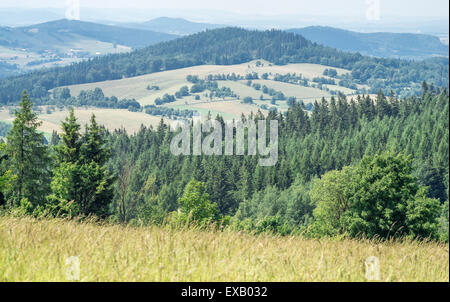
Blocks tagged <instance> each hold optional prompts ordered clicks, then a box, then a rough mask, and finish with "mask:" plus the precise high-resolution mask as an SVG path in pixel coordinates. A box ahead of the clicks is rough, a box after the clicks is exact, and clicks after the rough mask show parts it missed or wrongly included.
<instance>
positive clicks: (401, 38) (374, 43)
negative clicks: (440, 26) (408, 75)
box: [287, 26, 449, 59]
mask: <svg viewBox="0 0 450 302" xmlns="http://www.w3.org/2000/svg"><path fill="white" fill-rule="evenodd" d="M287 31H288V32H292V33H296V34H300V35H302V36H303V37H305V38H306V39H308V40H311V41H313V42H316V43H319V44H323V45H325V46H329V47H333V48H336V49H339V50H343V51H350V52H359V53H361V54H363V55H368V56H375V57H385V58H403V59H423V58H429V57H435V56H443V57H448V56H449V47H448V46H447V45H444V44H442V42H441V41H440V39H439V38H438V37H435V36H432V35H424V34H412V33H410V34H408V33H387V32H378V33H360V32H354V31H349V30H343V29H338V28H333V27H326V26H310V27H305V28H296V29H288V30H287Z"/></svg>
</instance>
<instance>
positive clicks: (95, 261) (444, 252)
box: [0, 216, 449, 282]
mask: <svg viewBox="0 0 450 302" xmlns="http://www.w3.org/2000/svg"><path fill="white" fill-rule="evenodd" d="M69 256H77V257H79V261H80V281H366V279H365V268H364V262H365V259H366V258H367V257H369V256H376V257H378V258H379V259H380V268H381V280H382V281H446V282H448V281H449V254H448V245H444V244H438V243H431V242H428V243H418V242H409V241H406V242H385V243H375V242H369V241H354V240H325V239H323V240H311V239H303V238H301V237H276V236H269V235H261V236H253V235H249V234H243V233H236V232H215V231H198V230H173V229H168V228H158V227H141V228H133V227H125V226H121V225H105V224H104V225H99V224H96V223H80V222H75V221H65V220H60V219H52V220H46V219H44V220H36V219H33V218H28V217H24V218H14V217H10V216H0V281H65V280H66V270H67V269H68V267H67V265H66V259H67V257H69Z"/></svg>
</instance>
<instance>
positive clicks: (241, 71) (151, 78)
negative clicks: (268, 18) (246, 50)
mask: <svg viewBox="0 0 450 302" xmlns="http://www.w3.org/2000/svg"><path fill="white" fill-rule="evenodd" d="M256 62H257V61H256V60H255V61H251V62H249V63H244V64H238V65H202V66H194V67H188V68H182V69H176V70H169V71H163V72H158V73H152V74H146V75H142V76H137V77H132V78H124V79H120V80H114V81H104V82H96V83H89V84H81V85H72V86H67V87H69V88H70V91H71V94H72V95H73V96H77V95H78V94H79V93H80V91H81V90H92V89H94V88H96V87H99V88H101V89H102V90H103V92H104V94H105V95H106V96H116V97H118V98H119V99H122V98H135V99H136V100H137V101H139V102H140V103H141V104H142V105H148V104H154V100H155V99H156V98H157V97H161V96H162V95H164V94H165V93H168V94H174V93H175V92H176V91H178V90H179V89H180V88H181V87H182V86H184V85H186V86H188V87H190V86H192V84H191V83H189V82H187V81H186V77H187V76H188V75H197V76H199V77H200V78H205V77H206V76H208V75H210V74H211V75H215V74H225V75H227V74H232V73H235V74H237V75H242V76H245V75H246V74H247V73H253V72H256V73H258V74H259V75H260V76H261V75H262V74H264V73H268V74H272V75H275V74H277V73H279V74H287V73H296V74H302V76H303V77H307V78H313V77H320V76H322V74H323V71H324V70H325V69H326V68H329V67H327V66H323V65H317V64H288V65H284V66H276V65H272V64H271V63H269V62H267V61H264V60H260V62H261V63H262V66H259V67H257V66H256ZM270 65H271V66H270ZM335 69H336V70H337V71H338V74H345V73H348V72H349V71H348V70H344V69H339V68H335ZM220 82H221V83H220V86H226V87H230V88H231V89H232V90H233V91H234V90H236V91H234V92H235V93H237V94H238V95H239V96H240V97H241V98H244V97H246V96H252V97H254V98H259V96H260V95H261V93H260V92H258V91H256V90H254V89H253V88H251V87H248V86H246V85H245V84H243V83H237V82H231V81H220ZM270 82H271V83H277V82H273V81H270ZM148 85H150V86H159V88H160V90H158V91H155V90H147V86H148ZM242 86H244V87H242ZM233 88H234V89H233ZM303 88H305V87H301V86H298V89H299V90H300V92H298V93H297V94H298V95H301V96H303V97H304V98H310V97H317V95H320V96H322V95H327V93H326V92H324V91H321V90H319V89H314V88H310V89H306V90H305V89H303ZM285 94H286V95H288V93H285ZM190 99H191V98H189V97H188V98H187V100H190Z"/></svg>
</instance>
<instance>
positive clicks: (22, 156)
mask: <svg viewBox="0 0 450 302" xmlns="http://www.w3.org/2000/svg"><path fill="white" fill-rule="evenodd" d="M14 116H15V119H14V121H13V127H12V129H11V131H10V132H9V133H8V135H7V141H8V142H7V145H6V153H7V154H8V157H9V164H10V168H11V170H12V174H13V175H14V176H15V177H14V179H13V181H12V186H11V189H12V190H11V192H10V196H9V200H10V205H18V204H19V203H20V201H21V200H22V199H28V201H29V202H30V203H31V205H32V206H33V207H36V206H37V205H39V204H42V203H43V202H44V201H45V196H46V195H47V194H48V192H49V184H50V157H49V152H48V147H47V146H46V145H45V143H44V135H43V134H42V133H41V132H39V131H38V127H39V126H40V125H41V123H42V122H39V121H38V117H37V114H36V113H34V112H33V103H32V101H31V99H30V98H28V95H27V93H26V91H24V92H23V95H22V100H21V102H20V104H19V110H16V111H15V114H14Z"/></svg>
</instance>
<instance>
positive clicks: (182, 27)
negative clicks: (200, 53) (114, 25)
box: [121, 17, 226, 36]
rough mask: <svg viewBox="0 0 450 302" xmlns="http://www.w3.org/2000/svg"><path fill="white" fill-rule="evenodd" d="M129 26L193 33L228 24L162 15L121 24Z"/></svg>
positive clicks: (157, 30) (175, 32)
mask: <svg viewBox="0 0 450 302" xmlns="http://www.w3.org/2000/svg"><path fill="white" fill-rule="evenodd" d="M121 25H122V26H125V27H129V28H139V29H146V30H152V31H156V32H161V33H167V34H173V35H182V36H184V35H191V34H195V33H198V32H202V31H205V30H207V29H217V28H222V27H226V25H220V24H210V23H201V22H192V21H188V20H186V19H183V18H169V17H160V18H156V19H152V20H150V21H147V22H143V23H127V24H121Z"/></svg>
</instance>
